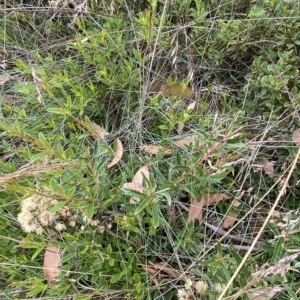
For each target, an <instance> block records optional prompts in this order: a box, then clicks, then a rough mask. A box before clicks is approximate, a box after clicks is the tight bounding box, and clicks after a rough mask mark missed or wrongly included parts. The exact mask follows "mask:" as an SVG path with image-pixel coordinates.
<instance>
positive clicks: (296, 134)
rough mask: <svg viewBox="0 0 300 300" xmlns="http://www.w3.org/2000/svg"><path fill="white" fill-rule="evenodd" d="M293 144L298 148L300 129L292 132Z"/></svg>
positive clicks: (299, 144)
mask: <svg viewBox="0 0 300 300" xmlns="http://www.w3.org/2000/svg"><path fill="white" fill-rule="evenodd" d="M293 142H294V143H295V144H296V145H297V146H300V128H299V129H297V130H295V131H294V132H293Z"/></svg>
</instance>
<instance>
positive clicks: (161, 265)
mask: <svg viewBox="0 0 300 300" xmlns="http://www.w3.org/2000/svg"><path fill="white" fill-rule="evenodd" d="M149 263H150V262H149ZM151 267H152V268H154V269H156V270H158V271H163V272H165V273H167V274H168V275H170V276H171V277H172V278H174V279H179V278H180V277H181V275H180V273H179V272H178V271H177V270H175V269H174V268H172V267H171V266H170V265H168V264H167V263H166V262H164V261H161V262H159V263H152V262H151Z"/></svg>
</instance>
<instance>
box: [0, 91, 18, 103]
mask: <svg viewBox="0 0 300 300" xmlns="http://www.w3.org/2000/svg"><path fill="white" fill-rule="evenodd" d="M1 97H2V100H3V101H4V102H6V103H8V104H12V105H17V104H21V103H22V100H21V99H20V98H18V97H15V96H12V95H8V94H4V95H2V96H1Z"/></svg>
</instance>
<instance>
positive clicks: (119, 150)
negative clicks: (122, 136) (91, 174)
mask: <svg viewBox="0 0 300 300" xmlns="http://www.w3.org/2000/svg"><path fill="white" fill-rule="evenodd" d="M122 156H123V145H122V142H121V141H120V140H119V139H117V149H116V152H115V155H114V158H113V160H112V161H111V162H110V163H109V164H108V165H107V168H108V169H110V168H111V167H113V166H114V165H116V164H117V163H118V162H119V161H120V160H121V158H122Z"/></svg>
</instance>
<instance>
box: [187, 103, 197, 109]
mask: <svg viewBox="0 0 300 300" xmlns="http://www.w3.org/2000/svg"><path fill="white" fill-rule="evenodd" d="M195 106H196V101H193V102H191V103H190V104H189V105H188V106H187V110H189V111H192V110H194V108H195Z"/></svg>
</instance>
